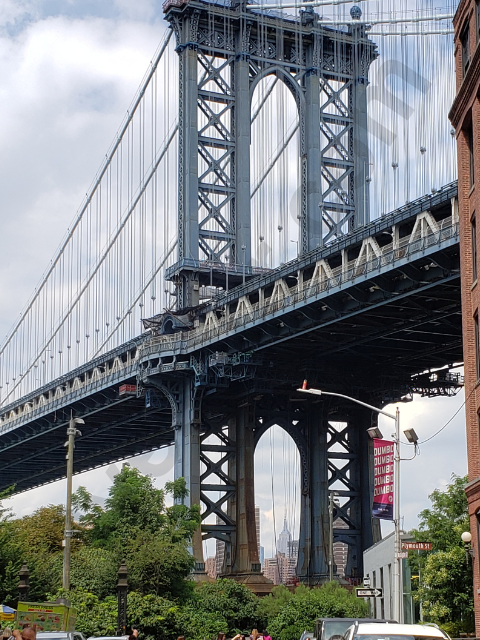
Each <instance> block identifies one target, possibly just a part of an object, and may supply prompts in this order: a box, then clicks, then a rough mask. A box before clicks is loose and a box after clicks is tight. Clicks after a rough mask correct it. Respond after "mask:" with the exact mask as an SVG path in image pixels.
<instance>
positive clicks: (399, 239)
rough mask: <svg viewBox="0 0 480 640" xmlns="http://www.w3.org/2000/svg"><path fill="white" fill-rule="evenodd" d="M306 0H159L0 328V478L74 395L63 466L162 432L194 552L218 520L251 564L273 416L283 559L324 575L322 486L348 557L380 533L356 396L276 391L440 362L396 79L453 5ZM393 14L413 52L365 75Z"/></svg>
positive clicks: (447, 273)
mask: <svg viewBox="0 0 480 640" xmlns="http://www.w3.org/2000/svg"><path fill="white" fill-rule="evenodd" d="M336 4H340V5H343V4H348V3H346V2H343V0H342V1H341V2H339V1H338V0H336V2H333V5H336ZM310 5H311V6H308V7H306V8H301V9H299V8H298V7H297V6H295V7H293V15H290V14H289V13H287V9H288V8H289V7H288V6H286V5H282V6H276V5H275V6H274V5H268V6H266V7H263V6H261V5H246V4H245V3H236V2H217V3H207V2H200V1H199V0H188V1H185V0H167V1H166V2H165V3H164V5H163V9H164V12H165V18H166V20H167V22H168V24H169V28H168V29H167V30H166V32H165V36H164V38H163V40H162V42H161V44H160V47H159V49H158V51H157V53H156V56H155V57H154V59H153V60H152V63H151V66H150V68H149V70H148V72H147V75H146V77H145V78H144V81H143V82H142V84H141V87H140V90H139V92H138V94H137V96H136V98H135V100H134V102H133V103H132V105H131V107H130V109H129V111H128V113H127V116H126V119H125V121H124V123H123V124H122V127H121V128H120V130H119V132H118V135H117V136H116V138H115V140H114V143H113V145H112V147H111V149H110V150H109V152H108V153H107V155H106V159H105V162H104V164H103V166H102V167H101V170H100V172H99V174H98V175H97V177H96V179H95V181H94V183H93V185H92V188H91V189H90V191H89V192H88V193H87V196H86V199H85V202H84V203H83V205H82V206H81V208H80V210H79V213H78V215H77V217H76V218H75V220H74V222H73V224H72V226H71V227H70V228H69V229H68V231H67V234H66V236H65V239H64V241H63V242H62V244H61V246H60V247H59V250H58V252H57V254H56V255H55V257H54V259H53V260H52V262H51V264H50V266H49V268H48V269H47V271H46V272H45V274H44V276H43V277H42V279H41V281H40V283H39V285H38V287H37V289H36V290H35V292H34V294H33V295H32V297H31V299H30V300H29V301H28V303H27V305H26V307H25V309H24V311H23V313H22V314H21V316H20V318H19V319H18V321H17V322H16V323H15V325H14V326H13V328H12V331H11V332H10V333H9V334H8V336H7V337H6V339H5V341H4V343H3V344H2V346H1V350H0V365H1V373H0V376H1V377H0V391H1V406H0V467H1V468H2V475H1V478H0V489H1V488H6V487H8V486H10V485H11V484H15V487H16V491H25V490H28V489H30V488H32V487H35V486H39V485H42V484H45V483H48V482H52V481H54V480H57V479H59V478H62V477H63V476H64V475H65V451H64V447H63V443H64V434H65V429H66V426H67V424H68V421H69V420H70V419H71V417H81V418H83V419H84V420H85V426H84V427H82V433H83V435H82V438H80V439H78V441H77V444H76V451H75V460H74V465H75V471H76V472H81V471H85V470H87V469H92V468H94V467H96V466H100V465H105V464H108V463H111V462H113V461H116V460H122V459H124V458H126V457H128V456H132V455H136V454H140V453H144V452H148V451H152V450H155V449H158V448H160V447H166V446H170V445H174V447H175V476H176V477H180V476H183V477H185V478H186V481H187V486H188V488H189V492H190V493H189V497H188V500H189V501H191V502H192V503H196V504H201V505H202V509H203V515H202V518H203V523H202V527H201V531H199V532H198V533H197V535H196V536H195V538H194V540H193V545H192V549H193V553H194V555H195V558H196V561H197V563H196V571H197V572H198V573H200V574H201V573H202V572H203V570H204V563H203V551H202V539H203V540H206V539H208V538H216V539H219V540H221V541H223V542H224V543H225V560H224V567H223V572H224V574H225V575H229V576H231V577H237V578H239V579H243V580H247V581H252V580H253V581H255V580H257V581H259V582H261V580H260V575H259V574H260V565H259V558H258V548H257V540H256V532H255V516H254V483H253V475H254V474H253V468H254V451H255V446H256V443H257V442H258V441H259V439H260V438H261V436H262V435H263V434H264V433H265V432H266V431H267V430H268V429H269V428H270V427H271V426H273V425H279V426H281V427H282V428H283V429H285V430H286V431H287V432H288V433H289V434H290V436H291V437H292V438H293V440H294V442H295V443H296V445H297V448H298V450H299V454H300V461H301V464H300V466H301V484H300V486H301V518H300V520H301V522H300V541H299V560H298V568H297V574H298V577H299V578H300V580H302V581H304V582H306V583H310V584H314V583H318V582H322V581H323V580H325V579H326V578H327V575H328V566H327V556H328V550H327V545H328V531H327V529H328V495H329V491H331V490H335V491H336V492H337V493H338V495H339V504H338V505H336V507H335V518H336V519H337V520H340V521H341V523H342V526H341V527H339V528H338V529H335V532H334V533H335V540H336V541H339V542H343V543H345V544H346V545H348V549H349V554H348V563H347V568H346V575H347V576H348V577H350V578H352V579H357V578H358V577H359V576H362V552H363V550H364V549H365V548H367V547H368V546H370V545H371V544H372V543H373V542H374V541H376V540H377V539H378V537H379V534H380V531H379V527H378V521H376V520H375V519H373V518H372V517H371V499H372V495H373V493H372V491H373V478H372V474H371V469H370V467H369V462H370V457H371V454H372V452H371V446H370V444H369V441H368V437H367V433H366V429H367V428H368V427H370V426H371V425H372V423H373V422H374V421H375V420H376V416H374V415H373V416H372V414H371V413H370V412H369V411H367V410H365V409H363V408H360V407H358V406H355V405H353V406H352V405H348V404H344V403H342V402H339V401H338V400H336V401H332V400H326V401H325V400H322V401H321V402H315V401H314V402H312V401H310V400H309V399H305V397H299V395H300V394H297V393H296V391H295V389H296V388H297V387H298V386H299V382H300V381H301V380H303V379H304V378H308V380H309V382H310V384H312V385H316V386H320V387H322V388H325V389H327V390H334V391H340V392H342V393H346V394H349V395H354V396H355V397H358V398H361V399H363V400H365V401H367V402H370V403H373V404H377V405H382V406H383V405H385V404H387V403H389V402H396V401H399V400H401V399H404V400H408V399H409V398H410V397H411V395H412V394H413V393H420V394H422V395H426V396H435V395H453V394H455V393H456V392H457V391H458V390H459V389H460V388H461V386H462V379H461V377H460V376H459V375H458V374H456V373H454V372H451V371H450V369H452V368H453V367H454V365H455V364H458V363H460V362H462V359H463V355H462V340H461V308H460V255H459V254H460V252H459V228H458V210H457V187H456V183H455V182H454V181H452V180H453V179H454V177H455V175H454V172H455V169H454V159H453V156H452V151H454V149H452V145H453V142H452V136H451V135H450V132H449V131H448V129H445V126H444V125H443V129H442V127H440V125H439V123H438V122H434V123H433V125H428V124H427V119H426V118H424V117H423V116H422V115H420V116H419V118H418V122H419V123H420V125H418V124H417V126H415V127H411V126H410V123H409V119H410V117H411V116H412V114H411V113H410V111H409V109H412V107H411V106H410V104H409V103H408V100H409V99H410V98H412V96H418V94H420V95H421V96H423V99H424V100H426V99H427V98H426V97H425V96H427V97H428V92H429V89H430V87H431V85H432V82H433V78H432V77H431V76H430V75H429V73H430V72H431V71H432V69H433V70H434V72H437V71H438V69H441V68H442V65H443V64H445V60H447V58H446V56H447V55H452V60H453V54H452V51H451V45H450V46H446V45H445V44H444V41H445V39H446V38H445V35H447V36H448V34H449V28H448V27H446V26H441V25H442V24H443V25H445V24H446V23H448V20H449V19H450V17H451V8H448V11H450V13H448V12H447V13H445V12H443V13H438V11H437V12H435V10H433V9H432V10H430V12H427V13H426V14H423V15H422V16H421V17H419V16H418V11H417V14H416V15H413V14H411V13H408V12H409V11H410V12H411V10H410V9H404V15H407V18H400V17H398V18H395V17H391V16H390V18H389V19H388V20H387V19H385V18H382V14H381V12H378V11H377V13H375V12H371V13H370V14H369V15H366V16H364V17H362V12H361V10H360V9H359V8H358V7H353V8H351V7H348V9H349V13H348V14H347V15H345V13H344V12H343V13H342V12H341V11H339V12H338V13H336V14H334V15H330V16H328V17H326V16H325V15H323V16H322V15H320V14H319V13H317V12H316V11H315V7H319V6H320V7H322V8H323V7H324V6H325V7H330V8H331V7H332V3H330V4H329V3H327V2H322V3H319V2H317V3H310ZM350 9H351V11H350ZM399 22H400V23H402V24H403V25H404V23H408V24H414V25H416V27H415V28H414V30H413V31H409V32H407V31H406V27H405V26H403V27H401V28H400V30H398V27H397V25H398V23H399ZM385 23H387V24H388V25H389V27H388V30H387V31H377V29H380V28H381V25H382V24H385ZM430 24H433V25H434V26H433V28H432V27H431V26H425V25H430ZM438 25H440V26H438ZM372 29H375V31H372ZM407 33H408V35H410V33H411V34H412V35H414V36H415V38H413V39H411V40H410V42H412V44H411V45H408V47H407V48H408V49H409V50H410V49H411V51H410V54H412V52H414V50H415V47H417V48H419V49H420V50H423V52H424V54H425V55H424V58H423V59H422V60H421V62H420V63H416V64H417V66H416V67H415V66H409V65H408V64H407V59H406V58H405V57H404V58H403V59H402V60H400V61H399V60H398V59H397V60H395V61H393V62H392V60H390V61H389V65H388V67H387V69H386V70H385V67H384V71H385V73H387V75H388V76H389V79H390V80H389V82H390V84H388V83H386V84H383V85H381V84H379V81H378V77H377V78H376V79H375V78H373V80H372V79H369V73H370V71H369V70H370V67H371V66H372V69H373V70H375V65H377V71H373V72H372V73H373V74H374V73H377V76H378V66H379V63H380V62H381V55H380V56H379V50H378V48H377V45H376V44H375V42H374V39H373V36H372V34H374V35H376V36H378V37H379V38H383V36H384V35H385V34H388V35H389V36H395V35H403V36H406V34H407ZM432 38H433V39H434V40H433V41H434V42H438V51H441V52H443V53H444V54H445V56H444V58H442V56H438V55H437V56H435V54H434V53H433V54H432V53H431V52H430V49H431V47H430V45H426V44H425V40H426V39H428V40H429V41H430V42H431V41H432ZM393 39H395V38H393ZM403 42H404V40H403V41H402V43H401V45H399V46H400V47H405V45H404V44H403ZM388 46H390V45H388ZM395 46H397V45H395ZM422 48H423V49H422ZM428 52H430V53H428ZM404 53H405V51H404ZM428 56H432V57H431V62H432V69H427V67H425V68H420V66H418V65H419V64H420V65H422V64H425V59H427V58H428ZM449 64H450V68H451V69H452V75H451V77H450V80H449V81H448V82H447V81H444V82H443V81H442V80H441V79H439V78H436V79H435V80H436V82H437V88H438V87H440V89H438V91H436V93H435V102H436V107H438V108H441V107H442V106H443V107H444V108H445V109H444V111H445V114H444V117H445V122H446V112H447V110H448V106H449V96H450V95H451V94H452V90H453V81H454V77H453V62H451V63H450V62H449ZM427 70H428V72H429V73H427ZM397 81H398V83H399V85H400V87H396V83H397ZM442 82H443V84H442ZM449 82H450V84H449ZM392 85H393V86H392ZM172 86H173V87H176V89H175V91H174V92H172V91H170V90H169V89H170V88H171V87H172ZM397 89H398V91H397V93H395V91H396V90H397ZM402 91H403V93H402ZM372 96H373V98H372ZM379 103H380V105H381V110H380V111H378V104H379ZM422 108H423V107H422ZM392 112H393V113H394V114H396V115H395V117H392V116H391V115H390V123H389V118H388V117H387V116H386V115H385V114H386V113H390V114H391V113H392ZM394 121H395V122H394ZM399 123H400V125H399ZM388 124H390V125H391V126H390V128H389V127H388V126H387V125H388ZM393 124H395V126H393ZM444 124H445V123H444ZM399 126H400V127H401V128H402V131H403V134H404V135H403V137H401V136H399ZM410 129H415V133H414V134H412V133H411V132H410ZM405 132H407V133H405ZM412 136H413V137H412ZM415 136H416V137H415ZM419 140H421V141H423V142H422V143H419ZM427 140H428V142H426V141H427ZM424 145H428V146H424ZM413 149H415V151H418V154H419V155H418V158H417V160H415V162H409V161H407V162H403V167H402V170H401V171H400V170H399V166H400V164H401V163H402V157H403V154H406V156H407V158H408V155H409V153H410V152H411V151H412V150H413ZM427 149H428V151H429V152H431V151H434V158H435V160H434V164H435V166H434V167H433V166H432V167H431V168H432V170H433V169H434V171H433V173H434V175H431V176H430V175H428V171H427V167H426V162H425V155H426V152H427ZM387 158H388V159H387ZM372 159H373V162H372ZM386 166H388V168H389V170H390V172H391V173H390V174H389V177H388V178H386V177H385V176H386V175H387V174H386V173H384V172H385V171H386V169H385V167H386ZM427 175H428V179H429V180H431V182H430V184H433V182H435V183H436V184H437V187H436V188H434V189H432V192H431V193H430V194H428V195H425V192H426V191H427V189H426V184H427ZM448 179H450V182H448ZM442 184H443V185H444V186H442ZM399 201H400V202H402V204H401V206H393V207H391V209H390V210H389V209H388V208H387V207H388V205H389V204H390V203H394V204H395V205H399ZM372 213H373V214H374V215H372ZM379 214H381V215H379ZM339 425H340V426H339Z"/></svg>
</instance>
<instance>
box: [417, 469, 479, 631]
mask: <svg viewBox="0 0 480 640" xmlns="http://www.w3.org/2000/svg"><path fill="white" fill-rule="evenodd" d="M467 481H468V478H467V477H459V476H456V475H452V477H451V481H450V484H449V485H448V486H447V488H446V489H445V491H440V490H438V489H435V491H433V493H432V494H431V495H430V496H429V498H430V501H431V503H432V506H431V507H430V508H429V509H424V510H423V511H422V512H421V513H420V514H419V518H420V524H419V527H418V529H414V530H413V531H412V533H413V535H414V538H415V540H418V541H428V542H432V552H428V553H427V552H422V553H420V554H416V555H414V556H412V557H411V558H410V559H409V562H410V565H411V567H412V573H419V569H420V575H421V584H420V585H419V584H418V582H417V583H414V591H413V597H414V599H415V601H416V602H422V606H423V612H424V616H425V619H426V620H427V621H429V622H435V623H437V624H439V625H442V626H444V627H445V626H449V628H450V630H451V631H452V632H453V633H456V634H458V633H459V632H460V631H472V630H473V589H472V566H471V562H470V558H466V556H465V550H464V548H463V543H462V541H461V535H462V533H463V532H464V531H469V530H470V522H469V517H468V505H467V498H466V495H465V486H466V484H467ZM415 587H416V588H415Z"/></svg>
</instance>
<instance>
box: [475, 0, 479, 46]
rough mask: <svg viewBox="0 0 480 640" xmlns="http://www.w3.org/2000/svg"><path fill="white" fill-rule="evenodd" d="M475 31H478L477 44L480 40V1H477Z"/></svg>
mask: <svg viewBox="0 0 480 640" xmlns="http://www.w3.org/2000/svg"><path fill="white" fill-rule="evenodd" d="M475 30H476V36H477V39H476V42H477V43H478V41H479V40H480V0H475Z"/></svg>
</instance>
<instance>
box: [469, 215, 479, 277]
mask: <svg viewBox="0 0 480 640" xmlns="http://www.w3.org/2000/svg"><path fill="white" fill-rule="evenodd" d="M470 231H471V234H472V282H475V280H476V279H477V218H476V216H475V213H474V214H473V215H472V217H471V219H470Z"/></svg>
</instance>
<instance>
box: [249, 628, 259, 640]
mask: <svg viewBox="0 0 480 640" xmlns="http://www.w3.org/2000/svg"><path fill="white" fill-rule="evenodd" d="M257 638H258V631H257V630H256V629H252V633H251V634H250V640H257Z"/></svg>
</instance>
